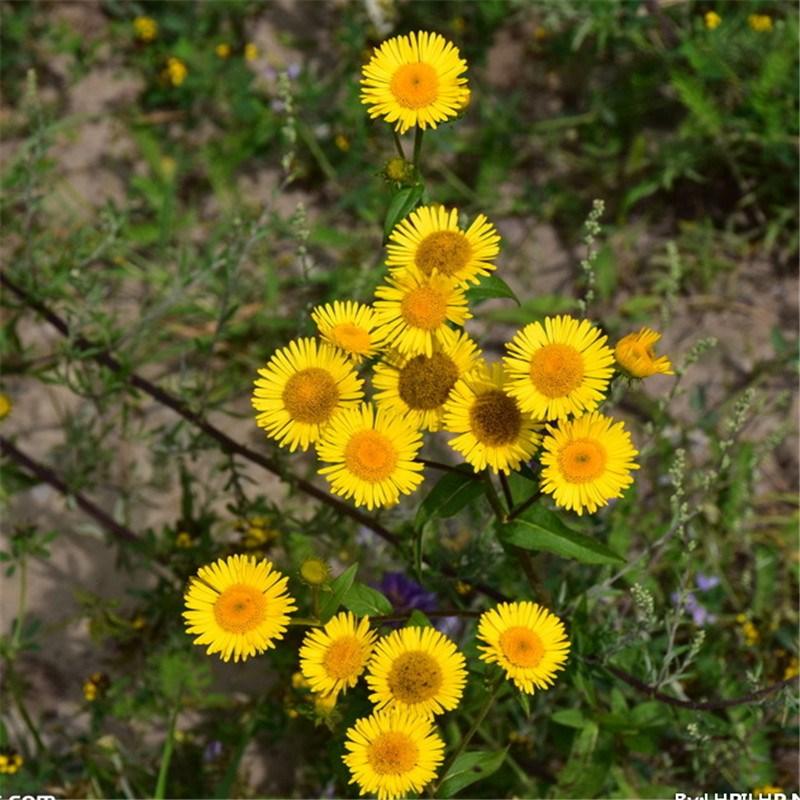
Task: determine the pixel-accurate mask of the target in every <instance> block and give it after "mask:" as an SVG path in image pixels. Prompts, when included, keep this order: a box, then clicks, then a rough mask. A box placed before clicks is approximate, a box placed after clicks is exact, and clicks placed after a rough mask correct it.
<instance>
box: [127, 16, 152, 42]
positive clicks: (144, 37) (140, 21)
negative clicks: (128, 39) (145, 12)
mask: <svg viewBox="0 0 800 800" xmlns="http://www.w3.org/2000/svg"><path fill="white" fill-rule="evenodd" d="M133 32H134V33H135V34H136V38H137V39H139V40H140V41H142V42H152V41H153V39H155V38H156V36H158V23H157V22H156V21H155V20H154V19H153V18H152V17H136V19H135V20H134V21H133Z"/></svg>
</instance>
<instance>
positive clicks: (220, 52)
mask: <svg viewBox="0 0 800 800" xmlns="http://www.w3.org/2000/svg"><path fill="white" fill-rule="evenodd" d="M214 52H215V53H216V54H217V58H222V59H225V58H229V57H230V54H231V46H230V45H229V44H228V43H227V42H220V43H219V44H218V45H217V46H216V47H215V48H214Z"/></svg>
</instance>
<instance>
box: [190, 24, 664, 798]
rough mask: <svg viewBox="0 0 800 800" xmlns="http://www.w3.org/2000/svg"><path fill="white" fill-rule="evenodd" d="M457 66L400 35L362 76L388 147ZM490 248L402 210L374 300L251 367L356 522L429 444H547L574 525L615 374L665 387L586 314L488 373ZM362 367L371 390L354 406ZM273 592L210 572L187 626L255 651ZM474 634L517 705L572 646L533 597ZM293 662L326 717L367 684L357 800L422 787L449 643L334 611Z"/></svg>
mask: <svg viewBox="0 0 800 800" xmlns="http://www.w3.org/2000/svg"><path fill="white" fill-rule="evenodd" d="M465 70H466V62H465V61H463V60H462V59H461V58H460V55H459V51H458V49H457V48H456V47H455V46H454V45H453V44H451V43H450V42H447V41H445V40H444V39H443V38H442V37H441V36H439V35H438V34H433V33H417V34H414V33H412V34H410V35H408V36H398V37H394V38H392V39H390V40H388V41H386V42H384V43H383V44H382V45H381V46H380V47H378V48H377V49H376V51H375V54H374V56H373V57H372V59H371V60H370V62H369V63H368V64H367V65H366V66H365V67H364V75H363V79H362V87H363V91H362V100H363V102H364V103H365V104H366V105H367V106H368V107H369V114H370V116H372V117H379V116H380V117H383V118H384V119H386V120H387V121H388V122H390V123H392V124H393V125H394V127H395V129H396V131H397V132H399V133H404V132H405V131H407V130H408V129H409V128H411V127H416V128H417V129H418V130H419V131H421V130H424V129H426V128H436V127H437V125H438V124H439V123H440V122H443V121H445V120H447V119H449V118H452V117H455V116H457V115H458V114H459V113H460V111H461V110H462V109H463V107H464V106H465V104H466V102H467V101H468V99H469V89H468V87H467V85H466V78H465V77H463V72H464V71H465ZM499 251H500V236H499V235H498V233H497V231H496V229H495V227H494V225H492V223H491V222H489V220H487V219H486V217H485V216H484V215H483V214H479V215H478V216H477V217H476V218H475V219H474V220H473V221H472V223H471V224H470V225H469V226H464V227H462V225H461V224H460V223H459V216H458V212H457V210H456V209H445V208H443V207H441V206H438V205H426V206H423V207H421V208H419V209H417V210H416V211H412V212H411V213H410V214H409V215H408V216H407V217H406V218H405V219H403V220H401V221H400V222H399V223H398V224H397V225H396V226H395V228H394V230H393V231H392V232H391V234H390V236H389V244H388V247H387V258H386V266H387V268H388V275H387V276H386V280H385V282H384V283H383V284H382V285H381V286H379V287H378V289H377V290H376V292H375V299H374V302H373V303H372V304H371V305H365V304H361V303H358V302H355V301H353V300H348V301H345V302H340V301H334V302H333V303H330V304H327V305H323V306H319V307H317V308H315V309H313V311H312V313H311V318H312V320H313V322H314V323H315V325H316V327H317V331H318V333H319V338H299V339H296V340H294V341H291V342H290V343H289V344H288V345H287V346H286V347H283V348H280V349H279V350H278V351H277V352H276V353H275V354H274V355H273V356H272V357H271V358H270V360H269V361H268V363H267V364H266V366H265V367H264V368H263V369H261V370H259V378H258V379H257V380H256V382H255V389H254V392H253V397H252V403H253V406H254V408H255V409H256V411H257V412H258V413H257V416H256V422H257V423H258V425H259V426H261V427H262V428H264V429H265V431H266V433H267V435H268V436H269V437H271V438H272V439H274V440H275V441H277V442H278V443H279V444H281V445H282V446H285V447H287V448H288V449H289V450H290V451H295V450H297V449H301V450H307V449H308V448H309V447H311V446H312V445H313V446H315V448H316V452H317V455H318V457H319V459H320V461H321V462H322V463H323V465H324V466H323V467H322V468H321V469H320V474H322V475H324V476H325V478H326V479H327V480H328V482H329V484H330V487H331V490H332V491H333V492H334V493H335V494H338V495H341V496H343V497H345V498H353V500H354V502H355V503H356V504H357V505H359V506H361V505H365V506H367V507H368V508H370V509H371V508H374V507H377V506H389V505H392V504H394V503H397V502H398V500H399V498H400V496H401V495H403V494H408V493H410V492H412V491H413V490H414V489H416V488H417V487H418V486H419V485H420V483H421V482H422V474H421V473H422V469H423V464H422V463H421V462H420V461H419V460H418V458H417V457H418V454H419V451H420V448H421V446H422V435H423V432H426V431H428V432H436V431H439V430H440V429H443V430H445V431H447V432H448V433H450V434H451V438H450V441H449V444H450V446H451V447H452V448H453V449H454V450H455V451H456V452H457V453H458V454H459V455H460V456H461V457H462V458H463V459H464V460H465V461H467V462H468V463H469V464H470V465H471V466H472V468H473V469H474V470H475V472H479V471H483V470H486V469H489V470H491V471H493V472H495V473H498V472H499V473H509V472H511V471H512V470H515V469H517V468H519V467H520V465H521V464H523V463H524V462H527V461H528V460H530V459H531V458H532V456H533V455H534V453H535V452H536V451H537V449H541V452H542V455H541V463H542V466H543V470H542V490H543V491H544V492H546V493H548V494H551V495H552V496H553V498H554V500H555V502H556V503H557V504H558V505H560V506H563V507H567V508H572V509H574V510H575V511H577V512H578V513H582V512H583V511H584V510H588V511H590V512H594V511H595V510H596V509H597V508H598V507H600V506H602V505H605V504H606V503H607V502H608V501H609V500H610V499H611V498H613V497H617V496H619V495H620V493H621V492H622V490H623V489H624V488H625V487H627V486H628V485H629V484H630V483H631V481H632V479H631V477H630V472H631V471H632V470H633V469H636V467H637V465H636V464H635V463H634V461H633V459H634V457H635V456H636V455H637V452H636V450H635V449H634V447H633V444H632V442H631V439H630V435H629V434H628V432H627V431H626V430H625V428H624V425H623V423H622V422H615V421H614V420H612V419H611V418H609V417H606V416H604V415H602V414H600V413H599V412H598V411H597V408H598V406H599V405H600V403H601V402H602V400H603V399H604V397H605V394H606V393H607V391H608V387H609V383H610V381H611V379H612V377H613V375H614V370H615V368H614V364H615V361H616V364H617V365H618V367H619V369H620V371H622V372H624V373H626V374H627V375H630V376H634V377H646V376H649V375H654V374H656V373H665V374H672V368H671V365H670V362H669V360H668V359H667V358H666V357H661V358H658V357H656V356H655V354H654V351H653V347H654V345H655V343H656V342H657V341H658V339H659V334H658V333H655V332H654V331H651V330H649V329H646V328H645V329H643V330H641V331H639V332H636V333H632V334H630V335H628V336H626V337H625V338H624V339H622V340H621V341H620V342H619V343H617V345H616V349H615V350H612V348H611V347H609V345H608V344H607V337H606V336H605V335H604V334H603V333H602V332H601V331H600V330H599V328H597V327H596V326H595V325H593V324H592V323H591V322H589V321H588V320H585V319H584V320H580V319H575V318H572V317H570V316H554V317H549V318H547V319H545V320H544V322H543V323H540V322H533V323H531V324H529V325H527V326H525V327H524V328H522V329H521V330H520V331H518V332H517V333H516V334H515V335H514V336H513V337H512V339H511V341H509V342H508V343H507V345H506V355H505V358H504V359H503V360H502V362H501V363H495V364H489V363H487V362H486V361H485V360H484V358H483V354H482V353H481V351H480V349H479V348H478V345H477V344H476V343H475V342H474V341H473V340H472V339H471V338H470V336H469V335H468V334H467V333H466V332H465V331H464V330H463V325H464V322H465V321H466V320H467V319H468V318H469V317H470V316H471V314H470V310H469V307H468V300H467V290H468V289H469V287H470V286H471V285H473V284H478V283H480V281H481V279H482V278H483V277H484V276H488V275H490V273H492V272H493V271H494V270H495V264H494V261H495V259H496V257H497V255H498V253H499ZM363 368H368V369H369V370H371V381H372V387H373V390H374V397H373V400H372V401H367V402H365V392H364V378H363V377H361V376H360V375H359V370H360V369H363ZM320 563H321V562H319V561H318V560H315V559H311V560H309V561H308V562H306V563H304V564H303V567H301V575H302V577H303V580H304V581H306V582H307V583H309V584H311V585H319V584H320V583H321V582H324V581H325V580H326V579H327V567H326V566H325V565H324V564H322V566H320ZM287 588H288V578H287V577H286V576H284V575H282V574H281V573H280V572H278V571H276V570H275V569H273V566H272V564H271V563H270V562H269V561H268V560H266V559H265V560H261V561H257V560H256V559H254V558H251V557H248V556H242V555H235V556H231V557H229V558H227V559H220V560H218V561H216V562H215V563H213V564H211V565H209V566H205V567H202V568H201V569H200V570H199V571H198V573H197V576H196V578H194V579H193V580H192V582H191V584H190V586H189V589H188V591H187V593H186V597H185V602H186V611H185V612H184V617H185V620H186V625H187V630H188V632H189V633H190V634H192V635H194V636H195V637H196V638H195V643H196V644H199V645H203V646H206V648H207V653H209V654H213V653H218V654H219V655H220V657H221V658H222V659H223V660H225V661H229V660H231V659H233V660H234V661H239V660H244V659H247V658H249V657H251V656H254V655H256V654H257V653H262V652H264V651H265V650H267V649H269V648H272V647H274V646H275V642H276V641H277V640H279V639H280V638H282V637H283V636H284V635H285V633H286V630H287V626H288V625H289V624H290V615H291V613H292V612H293V611H295V610H296V608H297V606H296V604H295V600H294V599H293V598H292V597H291V595H290V594H289V593H288V591H287ZM477 638H478V639H479V641H480V644H479V650H480V652H481V655H480V658H481V659H482V660H483V661H485V662H487V663H490V664H496V665H498V666H499V667H501V668H502V670H503V671H504V673H505V675H506V677H507V678H508V679H510V680H511V681H513V683H514V684H515V685H516V687H517V688H518V689H519V690H521V691H522V692H526V693H533V692H534V691H535V690H536V689H545V688H547V687H548V686H549V685H551V684H552V682H553V680H554V676H555V675H556V673H557V672H558V671H559V670H561V669H562V668H563V666H564V664H565V662H566V659H567V655H568V653H569V648H570V643H569V640H568V638H567V635H566V631H565V629H564V625H563V623H562V622H561V621H560V620H559V619H558V618H557V617H556V616H554V615H553V614H552V613H551V612H550V611H548V610H547V609H545V608H542V607H541V606H539V605H537V604H536V603H532V602H527V601H524V602H514V603H501V604H499V605H498V606H496V607H495V608H493V609H490V610H488V611H486V612H484V613H483V614H482V615H481V617H480V619H479V621H478V627H477ZM299 658H300V669H301V672H302V676H303V678H304V679H305V680H306V681H307V682H308V684H309V686H310V688H311V689H312V690H313V691H314V692H315V696H316V697H317V698H318V700H319V706H320V707H321V708H331V707H332V706H333V704H335V702H336V699H337V697H338V696H339V695H340V694H341V693H343V692H345V691H347V690H348V689H350V688H352V687H353V686H355V685H356V683H357V682H358V680H359V679H360V677H361V675H362V674H364V675H365V678H366V683H367V686H368V689H369V691H370V700H371V701H372V702H373V703H374V705H375V709H374V712H373V713H372V714H371V715H370V716H368V717H365V718H362V719H359V720H358V721H357V722H356V723H355V724H354V725H353V726H352V727H351V728H350V729H349V730H348V732H347V739H346V743H345V747H346V749H347V753H346V755H344V757H343V758H344V761H345V763H346V764H347V766H348V768H349V769H350V772H351V775H352V782H355V783H357V784H358V785H359V787H360V789H361V792H362V794H363V793H367V792H369V793H375V794H377V796H378V798H379V799H380V800H393V798H397V797H400V796H404V795H406V794H407V793H408V792H410V791H417V792H418V791H421V790H422V788H423V787H424V786H425V785H426V784H428V783H429V782H430V781H432V780H434V779H435V778H436V775H437V771H438V768H439V766H440V764H441V762H442V760H443V754H444V742H443V740H442V738H441V737H440V735H439V734H438V733H437V731H436V729H435V727H434V718H435V717H436V715H438V714H442V713H444V712H446V711H449V710H452V709H454V708H455V707H456V706H457V705H458V704H459V702H460V700H461V697H462V694H463V691H464V687H465V684H466V679H467V670H466V660H465V658H464V655H463V654H462V653H461V652H459V650H458V648H457V647H456V644H455V643H454V642H453V641H451V640H450V639H449V638H448V637H446V636H444V635H443V634H441V633H439V632H438V631H436V630H435V629H433V628H430V627H414V626H411V627H406V628H402V629H399V630H394V631H393V632H391V633H389V634H388V635H386V636H383V637H380V638H379V636H378V633H377V631H375V630H373V629H372V627H371V626H370V620H369V619H368V618H367V617H363V618H361V619H358V618H356V617H355V616H354V615H353V614H352V613H351V612H342V613H339V614H337V615H336V616H334V617H333V618H332V619H330V620H329V621H327V622H326V623H325V625H317V624H315V625H314V626H313V627H312V629H311V630H310V632H309V633H308V634H307V635H306V637H305V639H304V641H303V643H302V646H301V648H300V653H299Z"/></svg>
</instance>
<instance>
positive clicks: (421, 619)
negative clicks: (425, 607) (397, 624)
mask: <svg viewBox="0 0 800 800" xmlns="http://www.w3.org/2000/svg"><path fill="white" fill-rule="evenodd" d="M414 627H416V628H432V627H433V623H432V622H431V621H430V620H429V619H428V618H427V617H426V616H425V614H423V613H422V612H421V611H419V610H418V609H416V608H415V609H414V610H413V611H412V612H411V616H410V617H409V618H408V621H407V622H406V628H414Z"/></svg>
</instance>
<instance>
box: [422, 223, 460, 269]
mask: <svg viewBox="0 0 800 800" xmlns="http://www.w3.org/2000/svg"><path fill="white" fill-rule="evenodd" d="M471 255H472V247H470V244H469V240H468V239H467V237H466V236H464V234H463V233H460V232H459V231H437V232H436V233H432V234H430V235H429V236H426V237H425V238H424V239H423V240H422V242H420V244H419V245H418V247H417V252H416V255H415V256H414V261H415V262H416V265H417V267H419V269H420V270H421V271H422V272H423V273H424V274H425V275H430V274H431V273H432V272H433V271H434V270H438V271H439V272H441V273H442V274H443V275H455V274H456V273H458V272H459V271H460V270H462V269H464V267H466V266H467V264H468V263H469V259H470V257H471Z"/></svg>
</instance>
